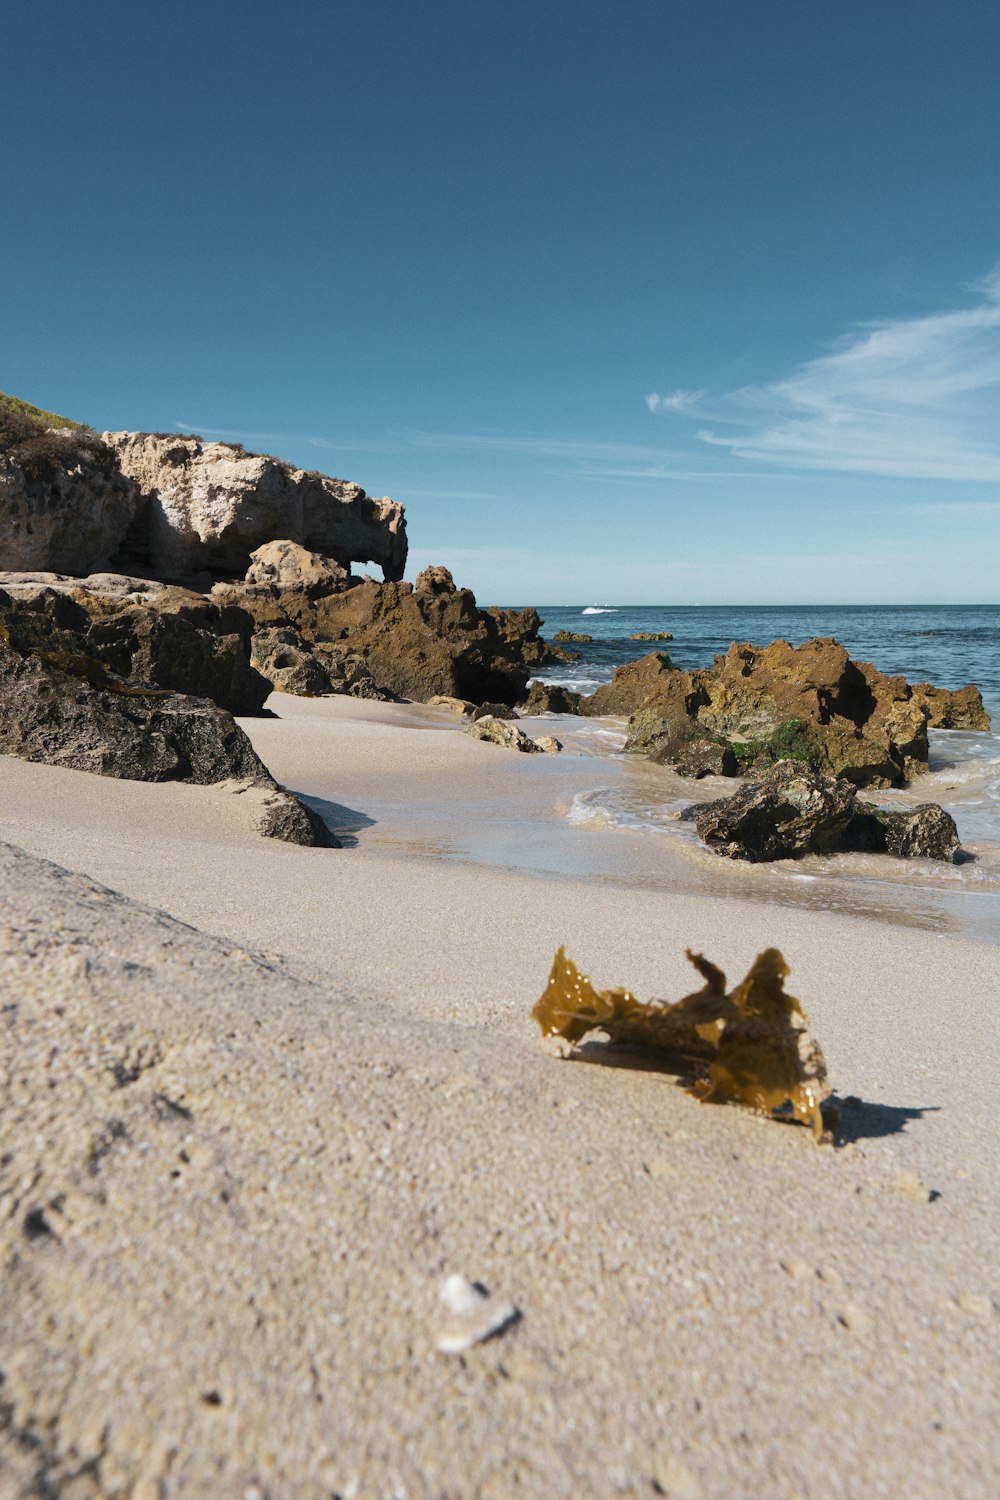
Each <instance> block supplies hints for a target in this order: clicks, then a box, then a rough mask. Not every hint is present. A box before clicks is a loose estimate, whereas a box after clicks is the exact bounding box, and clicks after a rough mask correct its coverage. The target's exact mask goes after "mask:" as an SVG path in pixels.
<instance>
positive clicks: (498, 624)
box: [212, 568, 541, 705]
mask: <svg viewBox="0 0 1000 1500" xmlns="http://www.w3.org/2000/svg"><path fill="white" fill-rule="evenodd" d="M212 597H213V599H215V600H216V601H217V602H218V603H219V604H220V605H222V606H228V605H230V604H233V605H236V606H238V607H239V608H242V609H245V610H246V611H248V612H249V613H250V614H251V615H252V616H253V618H254V621H255V625H256V628H257V629H258V630H268V629H273V628H275V627H277V628H282V627H288V626H291V627H292V628H294V630H296V631H297V632H298V635H299V637H300V638H301V640H302V641H303V642H305V643H307V644H308V645H309V646H310V647H311V648H312V649H313V651H314V652H315V651H317V650H319V649H322V650H324V651H327V650H329V649H330V648H338V647H339V648H340V649H342V650H348V651H350V652H353V653H355V654H356V655H358V656H360V657H362V658H363V659H364V662H365V664H366V666H367V668H368V671H369V672H370V673H371V675H372V677H373V678H374V680H375V682H376V683H377V684H378V686H379V687H380V688H381V689H382V690H383V691H385V692H388V693H390V694H393V695H395V696H398V697H401V698H413V699H416V700H418V701H420V702H426V701H427V700H428V699H429V698H432V697H435V696H447V697H453V698H466V699H469V700H470V701H473V702H475V703H484V702H495V703H502V704H508V705H512V704H514V703H516V702H517V700H518V698H520V697H521V696H522V694H523V692H524V689H525V687H526V686H527V681H528V674H529V668H528V666H527V665H526V664H525V661H524V645H525V642H532V641H535V642H537V640H538V630H539V627H540V625H541V620H540V618H539V616H538V614H537V613H536V611H535V610H532V609H529V610H521V611H514V610H497V609H494V610H482V609H479V608H478V606H477V604H476V600H475V597H474V595H473V594H472V593H471V591H470V590H469V589H462V588H456V586H455V583H454V581H453V579H452V577H451V574H450V573H449V572H448V570H447V568H427V569H426V570H425V571H424V572H423V573H421V574H420V575H419V577H418V578H417V581H416V583H415V584H409V583H382V584H379V583H375V582H374V581H373V580H371V579H353V580H351V581H350V582H349V583H348V584H340V583H337V582H332V583H331V587H330V591H329V592H328V593H325V594H322V595H317V593H316V591H315V589H313V588H279V587H278V586H277V585H268V584H235V585H225V584H219V585H217V586H216V587H215V588H214V589H213V591H212Z"/></svg>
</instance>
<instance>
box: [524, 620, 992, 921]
mask: <svg viewBox="0 0 1000 1500" xmlns="http://www.w3.org/2000/svg"><path fill="white" fill-rule="evenodd" d="M538 609H539V613H540V614H541V615H542V617H543V619H544V621H545V624H544V627H543V632H542V633H543V635H544V636H545V637H546V639H548V640H551V639H552V637H553V636H554V635H555V634H556V632H557V631H560V630H569V631H574V632H576V633H586V634H589V635H591V636H593V640H592V641H590V642H580V643H574V644H572V646H571V648H570V649H572V650H575V651H578V652H579V653H580V656H579V659H578V660H577V661H575V662H570V663H560V664H557V665H554V666H551V667H547V668H544V669H542V670H540V671H539V672H538V674H537V675H538V676H539V677H541V678H543V679H544V680H545V681H548V682H559V683H563V684H565V685H566V686H567V687H572V688H575V689H576V690H577V691H581V692H592V691H593V690H594V688H596V687H597V686H598V685H599V684H600V683H602V682H607V681H609V680H610V678H611V675H612V673H613V671H614V669H615V667H617V666H619V665H621V663H622V662H625V661H629V660H631V659H634V658H635V657H638V656H642V655H645V654H646V653H647V652H649V651H654V650H664V651H667V652H669V654H670V656H671V658H672V659H673V660H674V661H675V662H676V663H677V665H678V666H680V667H683V668H688V669H689V668H693V667H710V666H711V665H712V657H713V655H714V654H715V653H717V652H724V651H726V650H727V648H728V647H729V645H730V643H731V642H732V641H750V642H752V643H753V644H755V645H758V646H766V645H768V644H769V643H770V642H771V641H773V640H777V639H784V640H788V641H790V642H792V644H793V645H797V644H799V643H800V642H802V641H805V640H809V639H810V638H811V637H813V636H817V635H822V636H833V637H834V638H835V639H836V640H838V641H840V643H841V644H842V645H843V646H845V647H846V648H847V650H848V651H849V653H850V654H851V656H852V657H854V658H855V659H857V660H861V661H868V662H872V663H873V664H874V665H875V666H876V667H878V668H879V670H880V671H882V672H885V673H892V674H897V673H898V674H901V675H903V676H905V677H906V678H907V679H908V680H909V681H910V682H931V683H934V684H935V685H936V686H939V687H946V688H958V687H964V686H965V685H966V684H967V683H970V682H971V683H975V685H976V686H977V687H978V688H979V689H980V691H981V692H982V695H983V701H984V704H985V706H986V710H987V712H988V713H989V714H990V716H991V718H992V720H993V728H992V730H991V731H989V732H986V733H971V732H968V731H961V730H951V731H949V730H934V731H932V732H931V736H930V740H931V755H930V771H929V773H928V774H927V775H926V776H921V777H920V778H919V779H918V781H917V782H916V783H915V784H914V786H913V787H912V788H908V789H906V790H905V791H897V792H879V793H875V794H871V795H872V800H876V801H879V802H881V803H883V805H885V806H890V807H891V806H896V807H900V806H904V807H905V806H908V805H909V806H912V805H915V804H916V803H918V802H938V803H940V804H941V806H942V807H944V808H946V809H947V811H948V812H950V813H951V815H952V817H953V818H954V819H955V821H956V823H957V825H958V831H959V836H960V838H961V840H962V845H963V850H964V851H965V854H966V858H965V859H964V861H963V862H962V863H960V864H956V865H949V866H944V865H933V864H932V863H931V862H930V861H923V860H918V861H904V860H889V859H888V858H886V857H878V856H870V855H837V856H832V857H826V858H822V859H821V858H819V857H812V856H811V857H810V858H808V859H807V860H803V861H796V862H791V861H785V862H782V863H781V865H780V866H773V867H772V866H768V867H759V866H758V867H754V868H755V873H754V875H753V876H751V875H750V874H749V871H747V872H746V873H745V874H743V875H736V872H735V871H734V872H733V874H732V875H731V876H728V877H727V878H726V881H725V883H726V884H727V885H730V886H732V885H734V884H735V885H739V886H746V894H751V893H752V894H756V895H757V896H759V897H761V898H763V899H776V900H779V901H780V900H783V899H786V898H793V899H795V901H796V902H797V903H798V902H799V901H801V899H802V895H803V891H802V884H803V882H809V881H811V882H814V883H816V887H817V888H816V890H815V892H814V893H813V900H811V901H809V902H808V903H807V904H815V905H816V906H824V905H826V906H831V907H839V908H842V909H851V908H852V907H856V909H858V910H860V911H871V912H872V914H882V913H883V912H884V914H886V915H889V914H890V913H892V914H894V915H895V917H896V919H898V920H903V921H905V920H913V921H915V922H917V923H918V925H929V926H932V927H939V928H940V929H941V930H954V931H964V932H966V933H967V934H969V935H975V936H977V937H980V938H984V939H986V940H988V941H993V942H1000V605H920V606H917V605H869V606H855V605H828V606H820V605H797V606H792V605H773V606H759V605H758V606H734V607H727V606H721V605H713V606H700V605H690V606H669V605H662V606H659V605H615V604H613V603H602V602H595V603H593V604H586V605H584V604H581V605H572V606H569V605H558V606H550V607H548V608H546V607H544V606H538ZM658 631H670V632H671V633H672V635H673V640H671V641H669V642H664V643H662V644H660V643H656V642H652V643H650V642H642V641H633V640H632V639H631V637H632V635H634V634H637V633H639V632H658ZM556 717H558V716H556ZM556 732H557V733H558V734H559V735H560V737H561V738H562V737H564V736H565V737H566V739H567V748H571V747H572V748H573V749H575V750H577V751H581V752H583V753H584V754H588V755H591V756H593V757H594V759H595V782H597V781H599V780H600V777H599V775H598V774H597V768H598V763H599V762H600V761H602V760H603V761H604V762H605V764H607V762H608V761H609V760H615V761H620V760H625V761H629V762H633V765H631V766H628V767H623V769H626V770H627V774H625V775H617V776H614V777H608V778H606V780H607V783H608V784H606V785H598V784H595V785H594V786H593V787H592V788H590V789H588V790H587V791H586V792H584V793H581V795H580V796H579V797H577V798H576V799H574V804H573V806H572V807H571V808H570V809H569V810H568V814H567V815H568V817H569V818H570V820H571V821H573V822H575V823H576V824H578V825H579V826H580V827H586V826H594V827H608V826H614V827H619V828H628V829H632V830H634V831H635V832H636V833H637V834H638V835H640V837H641V840H647V841H648V840H649V839H650V838H656V837H660V836H665V837H667V838H668V839H669V840H670V841H671V843H673V844H675V845H678V844H680V845H686V846H687V853H688V855H689V856H690V857H692V858H697V857H698V856H701V858H703V859H709V858H710V859H711V860H712V861H713V863H714V864H715V865H716V868H717V873H720V872H718V866H719V865H722V864H726V865H729V864H731V862H729V861H721V860H718V858H717V857H716V856H709V855H708V854H707V851H704V850H703V849H699V850H697V851H695V850H694V849H692V848H691V847H690V846H691V842H692V840H695V835H694V833H693V830H692V825H691V824H690V823H685V822H679V821H678V812H679V811H680V810H681V809H682V808H683V807H684V806H685V805H687V803H689V802H691V801H694V800H704V799H705V798H707V797H709V796H720V795H725V784H724V783H720V782H716V781H711V782H684V781H682V780H681V779H680V778H679V777H677V776H675V775H674V774H673V773H672V772H669V771H666V770H662V769H661V768H655V767H651V766H648V763H643V764H642V766H641V767H640V766H637V765H635V764H634V761H635V758H634V757H622V756H621V746H622V742H623V739H622V736H621V735H616V734H615V733H613V732H611V731H609V730H608V729H607V728H606V727H605V728H597V727H594V728H590V727H588V721H583V720H571V719H562V720H561V723H560V725H559V726H558V727H557V728H556ZM609 769H610V767H609ZM866 795H868V794H866ZM695 841H696V840H695ZM765 870H766V872H768V873H765ZM792 883H794V887H795V889H794V894H793V888H792Z"/></svg>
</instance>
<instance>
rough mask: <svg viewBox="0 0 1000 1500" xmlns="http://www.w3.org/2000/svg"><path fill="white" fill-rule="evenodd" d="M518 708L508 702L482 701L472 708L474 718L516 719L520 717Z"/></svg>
mask: <svg viewBox="0 0 1000 1500" xmlns="http://www.w3.org/2000/svg"><path fill="white" fill-rule="evenodd" d="M518 717H519V715H518V712H517V709H516V708H510V707H508V705H507V704H506V703H480V704H478V705H477V706H476V707H475V708H474V709H473V710H472V718H473V719H516V718H518Z"/></svg>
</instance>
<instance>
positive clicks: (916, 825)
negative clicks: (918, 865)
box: [844, 802, 960, 863]
mask: <svg viewBox="0 0 1000 1500" xmlns="http://www.w3.org/2000/svg"><path fill="white" fill-rule="evenodd" d="M844 848H845V849H854V850H858V851H863V852H865V853H869V854H894V855H896V856H897V858H899V859H941V860H950V861H951V862H952V863H956V862H957V860H958V858H959V854H960V845H959V839H958V829H957V827H956V826H955V820H954V818H953V817H952V816H951V814H950V813H946V812H945V810H944V808H943V807H939V806H938V805H937V803H936V802H922V803H921V804H920V806H919V807H915V808H913V809H912V811H910V812H896V811H894V810H892V811H890V810H889V809H887V808H884V807H876V806H875V805H874V804H873V803H871V802H859V803H858V807H857V812H856V813H855V815H854V817H853V819H852V820H851V823H850V826H849V828H848V830H847V834H846V837H845V842H844Z"/></svg>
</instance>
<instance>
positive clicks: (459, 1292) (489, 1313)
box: [437, 1273, 521, 1354]
mask: <svg viewBox="0 0 1000 1500" xmlns="http://www.w3.org/2000/svg"><path fill="white" fill-rule="evenodd" d="M440 1295H441V1301H442V1302H443V1303H444V1305H445V1307H446V1308H447V1309H448V1316H447V1317H446V1318H445V1320H444V1322H443V1324H442V1326H441V1330H440V1332H439V1334H438V1341H437V1347H438V1349H439V1351H440V1352H441V1353H442V1354H462V1353H464V1352H465V1350H466V1349H471V1348H472V1346H473V1344H481V1343H483V1341H484V1340H485V1339H489V1338H492V1337H493V1335H494V1334H495V1333H501V1332H502V1331H503V1329H505V1328H509V1327H510V1325H511V1324H512V1323H516V1322H517V1320H518V1318H519V1317H520V1316H521V1314H520V1313H519V1312H518V1310H517V1308H516V1307H515V1306H514V1304H513V1302H495V1301H494V1300H493V1298H492V1297H491V1296H490V1294H489V1292H487V1291H485V1290H484V1288H483V1287H481V1286H479V1285H478V1284H476V1283H473V1282H471V1281H467V1280H466V1279H465V1277H464V1276H462V1275H460V1274H458V1273H456V1274H455V1275H454V1276H449V1277H448V1279H447V1281H446V1282H445V1283H444V1285H443V1286H442V1287H441V1293H440Z"/></svg>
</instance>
